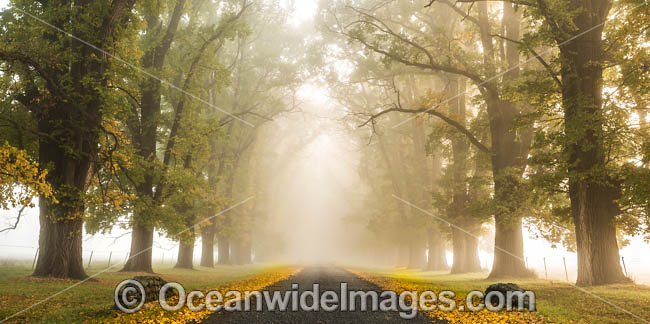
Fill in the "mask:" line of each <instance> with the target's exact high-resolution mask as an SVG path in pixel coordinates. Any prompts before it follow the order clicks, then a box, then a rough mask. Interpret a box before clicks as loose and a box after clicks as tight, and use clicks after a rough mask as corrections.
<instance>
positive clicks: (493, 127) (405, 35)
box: [333, 1, 532, 277]
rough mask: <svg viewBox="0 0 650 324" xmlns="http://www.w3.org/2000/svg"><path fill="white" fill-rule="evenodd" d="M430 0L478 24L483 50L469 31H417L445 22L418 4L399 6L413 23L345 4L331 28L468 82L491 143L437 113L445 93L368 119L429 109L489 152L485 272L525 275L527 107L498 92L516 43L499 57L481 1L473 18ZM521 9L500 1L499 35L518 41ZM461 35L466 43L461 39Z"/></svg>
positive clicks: (513, 73) (515, 72) (397, 58)
mask: <svg viewBox="0 0 650 324" xmlns="http://www.w3.org/2000/svg"><path fill="white" fill-rule="evenodd" d="M431 4H432V5H434V6H436V9H440V8H441V7H442V8H449V7H451V10H453V11H454V12H457V13H461V12H462V15H463V17H465V18H467V19H468V20H469V21H470V23H471V24H472V28H476V29H478V34H479V35H478V36H479V40H480V42H481V44H482V49H483V50H482V53H480V54H479V55H476V54H475V53H476V51H477V49H476V48H473V49H474V52H472V51H470V50H471V49H472V47H471V46H472V45H473V44H476V43H475V42H472V40H473V39H474V38H473V36H471V34H469V35H470V37H472V38H469V39H467V38H463V37H460V38H459V41H460V43H461V44H455V43H454V41H453V40H450V39H446V38H445V37H444V36H439V34H436V35H431V34H426V33H424V32H422V29H424V30H439V29H441V28H444V26H443V27H441V26H436V25H435V22H436V21H437V19H436V18H435V17H432V16H431V14H427V13H426V11H425V9H423V8H421V6H419V5H418V7H417V9H411V8H408V6H407V5H402V6H400V7H399V9H403V10H406V12H407V14H406V15H407V16H408V15H414V17H416V19H414V20H413V21H414V23H413V24H414V26H409V25H405V23H404V22H399V21H394V20H392V19H391V12H392V11H391V10H390V8H389V7H388V6H378V7H376V8H378V9H376V10H374V11H372V12H370V11H366V10H362V9H359V7H350V6H348V7H346V8H345V9H344V10H343V12H344V13H346V14H347V16H346V17H345V18H347V20H346V22H345V24H342V23H341V22H340V19H342V18H341V17H338V18H335V19H336V22H335V25H334V26H335V27H334V28H333V29H334V30H335V31H337V32H338V33H340V34H342V35H344V36H345V37H347V38H349V39H350V40H353V41H356V42H358V43H360V44H362V45H363V46H364V47H365V48H366V49H367V50H368V51H371V52H374V53H376V54H378V55H379V56H380V57H381V59H383V60H385V61H388V62H394V63H398V64H403V65H406V66H411V67H415V68H419V69H422V70H426V71H433V72H444V73H450V74H454V75H457V76H460V77H465V78H468V79H470V80H471V81H472V82H473V83H474V85H475V87H476V88H477V89H478V91H480V93H481V97H482V99H483V100H484V102H485V104H486V109H487V113H488V116H489V125H490V141H491V145H490V146H489V147H488V146H486V145H484V144H483V143H482V142H481V141H479V140H478V139H477V138H476V136H475V135H474V134H472V132H471V131H469V130H468V129H467V128H465V127H463V126H462V125H461V124H459V123H458V122H457V121H456V120H454V119H453V118H449V117H448V116H445V115H443V114H441V113H440V112H439V111H438V109H437V108H439V107H440V106H441V105H442V104H444V103H446V102H447V101H449V100H450V99H449V100H445V101H443V103H438V104H436V105H431V106H425V107H423V108H419V109H404V108H401V107H393V108H389V109H386V110H383V111H380V112H378V113H376V114H374V115H372V116H371V117H370V118H371V119H375V118H378V117H379V116H382V115H384V114H387V113H390V112H402V113H409V114H429V115H433V116H436V117H438V118H441V119H442V120H443V121H445V122H447V123H450V124H451V125H452V126H454V127H455V128H456V129H458V130H459V131H460V132H461V133H463V134H464V135H465V136H467V137H468V140H469V141H470V143H471V144H473V145H474V146H476V147H477V148H478V149H480V150H481V151H484V152H486V153H489V154H490V155H491V157H492V159H491V165H492V173H493V179H494V191H495V192H494V205H495V206H494V210H493V212H494V219H495V225H496V235H495V246H496V248H495V259H494V265H493V267H492V273H491V277H502V276H530V275H532V273H531V272H530V271H528V270H527V269H526V268H525V264H524V258H523V236H522V229H521V227H522V226H521V225H522V221H521V218H522V217H523V215H522V213H523V207H524V206H525V201H526V200H527V198H526V195H525V193H526V190H524V189H523V188H524V187H523V184H522V182H523V181H522V176H523V173H524V170H525V167H526V159H527V156H528V151H529V148H530V144H531V141H532V129H531V128H518V127H516V126H517V125H516V124H515V121H516V119H517V118H518V116H522V115H523V114H524V113H526V112H527V108H526V107H525V105H523V104H522V103H520V102H515V101H511V100H509V99H508V98H507V97H505V96H504V93H503V91H502V90H501V89H502V88H503V85H504V84H505V83H508V82H511V81H513V80H516V79H517V78H518V77H519V70H520V68H519V54H518V49H517V47H516V45H515V44H511V43H510V44H508V43H506V44H505V45H504V48H505V49H504V50H502V51H501V53H499V55H497V51H495V49H494V39H495V38H496V37H495V36H494V35H493V33H492V27H491V22H490V17H489V16H488V7H487V3H486V2H484V1H480V2H478V3H477V4H478V6H477V11H478V13H477V16H472V15H471V8H469V9H470V14H467V13H466V12H465V11H463V10H461V9H459V8H457V7H455V6H454V5H453V4H451V3H445V2H441V3H440V4H438V3H436V4H434V3H433V2H432V3H431ZM364 7H367V8H368V7H373V6H371V5H366V6H364ZM405 7H406V8H405ZM399 9H398V10H399ZM398 12H399V11H398ZM436 12H440V10H437V11H436ZM520 15H521V14H520V13H519V12H518V11H517V10H515V9H514V8H513V7H512V6H505V7H504V11H503V17H502V23H503V24H504V26H505V27H506V28H505V35H501V36H503V37H506V38H510V39H519V23H520V20H519V19H520ZM463 17H460V18H463ZM343 26H345V27H343ZM441 34H442V35H444V33H441ZM464 35H467V34H464ZM463 40H466V41H467V42H466V43H463ZM497 60H498V61H497ZM479 66H482V67H479ZM504 66H505V67H504ZM500 67H501V68H500ZM499 70H501V71H502V72H499ZM504 251H507V252H504Z"/></svg>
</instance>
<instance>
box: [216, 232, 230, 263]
mask: <svg viewBox="0 0 650 324" xmlns="http://www.w3.org/2000/svg"><path fill="white" fill-rule="evenodd" d="M217 247H218V249H219V261H218V263H219V264H221V265H229V264H231V260H230V239H229V238H228V237H227V236H225V235H219V236H218V239H217Z"/></svg>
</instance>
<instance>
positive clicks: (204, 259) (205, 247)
mask: <svg viewBox="0 0 650 324" xmlns="http://www.w3.org/2000/svg"><path fill="white" fill-rule="evenodd" d="M214 236H215V228H214V225H213V224H212V223H211V224H210V225H208V226H205V227H203V228H201V243H202V244H201V266H202V267H208V268H213V267H214Z"/></svg>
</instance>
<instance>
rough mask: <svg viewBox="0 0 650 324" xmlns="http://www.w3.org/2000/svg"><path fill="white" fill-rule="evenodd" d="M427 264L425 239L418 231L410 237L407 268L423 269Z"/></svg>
mask: <svg viewBox="0 0 650 324" xmlns="http://www.w3.org/2000/svg"><path fill="white" fill-rule="evenodd" d="M426 265H427V251H426V240H425V239H424V237H422V235H420V234H419V233H418V234H417V235H414V236H413V237H411V240H410V244H409V263H408V268H409V269H424V268H426Z"/></svg>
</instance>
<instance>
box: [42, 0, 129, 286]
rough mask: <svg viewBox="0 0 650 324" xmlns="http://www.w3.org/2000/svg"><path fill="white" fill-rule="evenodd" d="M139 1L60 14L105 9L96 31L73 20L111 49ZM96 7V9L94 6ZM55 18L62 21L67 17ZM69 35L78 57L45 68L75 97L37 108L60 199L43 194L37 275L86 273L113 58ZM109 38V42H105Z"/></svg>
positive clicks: (77, 28)
mask: <svg viewBox="0 0 650 324" xmlns="http://www.w3.org/2000/svg"><path fill="white" fill-rule="evenodd" d="M134 2H135V0H128V1H127V0H125V1H119V2H118V1H116V2H115V3H114V5H113V6H111V7H110V8H108V7H105V8H95V7H93V6H89V5H88V4H87V3H80V4H78V5H77V6H75V10H74V13H73V12H69V13H66V12H64V11H61V13H62V15H60V16H61V17H67V18H66V19H73V20H75V19H76V18H78V16H83V15H86V14H89V13H99V11H96V10H100V11H101V13H102V15H100V16H99V17H97V18H99V21H100V22H101V26H99V27H100V28H98V29H97V32H96V33H95V32H94V31H91V32H88V31H87V30H85V29H86V28H87V27H88V26H84V25H83V24H77V25H75V26H73V27H74V29H73V30H71V32H72V33H75V34H78V35H84V34H87V35H88V36H93V37H95V42H94V43H95V44H96V45H97V46H98V47H99V48H106V49H109V50H110V48H112V44H113V43H114V42H115V41H116V36H117V32H116V27H117V26H118V25H121V24H124V23H126V22H127V21H128V19H129V18H130V17H129V16H128V13H129V12H130V11H131V8H132V7H133V4H134ZM44 6H51V7H54V6H59V8H48V9H61V10H69V9H70V6H69V4H65V3H58V2H57V3H53V4H44ZM104 9H107V10H104ZM93 10H95V12H91V11H93ZM68 14H70V15H68ZM53 23H54V25H57V26H63V25H64V24H66V23H67V21H62V20H58V21H53ZM82 30H85V31H84V33H81V31H82ZM77 32H79V33H77ZM54 33H55V32H54ZM88 33H90V34H88ZM93 33H94V34H93ZM48 36H51V38H50V37H47V36H46V39H45V41H48V42H49V41H53V40H54V41H56V39H57V37H59V36H60V35H59V34H53V35H48ZM65 41H66V42H67V41H70V46H71V47H72V51H73V52H74V53H75V54H76V56H75V58H74V59H71V61H70V63H69V64H68V65H67V66H66V67H65V68H64V69H63V70H61V69H60V67H58V66H47V65H45V66H42V67H41V68H42V69H43V70H45V71H48V72H49V73H51V75H50V77H52V78H53V79H52V80H49V81H48V83H49V82H52V83H53V86H56V87H58V86H63V85H65V87H66V89H68V90H70V91H69V93H66V94H65V95H66V96H69V99H70V100H68V98H65V99H64V98H56V99H55V106H48V107H43V109H37V113H35V114H34V115H35V118H36V119H37V121H38V126H37V127H38V131H39V132H40V133H41V134H47V135H51V136H52V137H47V136H41V137H40V138H39V157H38V158H39V164H40V165H41V166H42V167H43V168H48V171H49V173H48V175H47V181H48V182H49V183H50V184H51V185H52V189H53V191H54V194H55V197H56V199H57V200H58V204H52V203H51V202H49V201H47V199H44V198H43V197H41V199H40V202H39V207H40V215H39V221H40V226H41V227H40V237H39V251H40V253H39V256H38V260H37V265H36V269H35V270H34V273H33V275H34V276H43V277H59V278H74V279H83V278H87V275H86V273H85V272H84V269H83V260H82V236H83V232H82V231H83V218H84V212H85V201H84V199H85V197H84V194H85V193H86V191H87V190H88V187H89V184H90V179H91V177H92V175H93V174H92V172H91V170H92V168H93V166H95V165H96V164H95V163H97V159H98V152H99V144H100V143H99V136H100V128H101V124H102V121H103V117H104V116H103V114H102V109H103V108H105V107H104V102H103V98H104V96H103V94H102V93H100V92H99V89H105V87H106V84H107V79H106V76H105V75H104V74H105V71H106V69H107V67H108V61H107V60H106V58H107V56H106V55H105V53H99V52H98V51H97V50H95V49H93V48H90V47H88V46H86V45H85V44H83V43H82V42H80V41H79V40H77V39H68V38H65ZM108 44H110V46H105V45H108ZM100 58H101V59H100ZM37 61H38V60H37ZM54 138H56V139H54Z"/></svg>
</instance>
